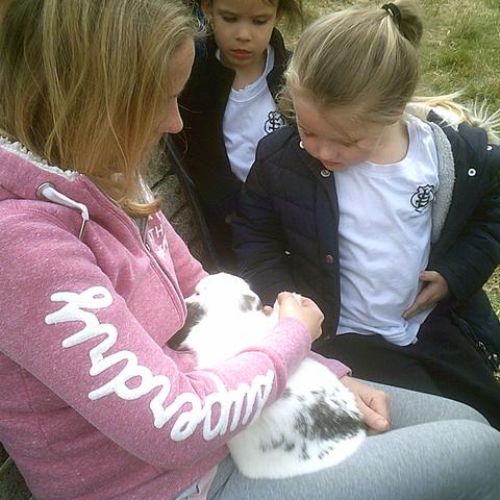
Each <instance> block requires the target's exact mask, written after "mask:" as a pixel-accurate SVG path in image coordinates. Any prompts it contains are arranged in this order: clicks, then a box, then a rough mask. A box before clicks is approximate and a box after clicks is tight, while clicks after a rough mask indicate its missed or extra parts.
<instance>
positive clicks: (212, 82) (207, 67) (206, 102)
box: [174, 29, 290, 264]
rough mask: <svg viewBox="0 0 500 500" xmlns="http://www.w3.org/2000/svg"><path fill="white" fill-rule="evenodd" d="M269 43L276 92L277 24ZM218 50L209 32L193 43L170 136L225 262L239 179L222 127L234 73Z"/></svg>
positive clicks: (283, 57) (284, 58) (284, 55)
mask: <svg viewBox="0 0 500 500" xmlns="http://www.w3.org/2000/svg"><path fill="white" fill-rule="evenodd" d="M270 44H271V46H272V47H273V48H274V51H275V54H274V56H275V59H274V68H273V69H272V70H271V72H270V73H269V74H268V76H267V83H268V86H269V89H270V91H271V94H272V96H273V97H274V98H276V95H277V93H278V91H279V89H280V88H281V84H282V78H283V73H284V71H285V69H286V65H287V63H288V59H289V56H290V53H289V52H288V51H287V50H286V49H285V45H284V42H283V38H282V36H281V34H280V33H279V31H278V30H276V29H275V30H274V31H273V34H272V37H271V41H270ZM216 50H217V46H216V44H215V40H214V38H213V37H209V38H208V39H207V40H206V44H205V45H203V46H199V47H198V48H197V54H196V59H195V63H194V66H193V71H192V74H191V77H190V79H189V82H188V84H187V86H186V88H185V89H184V91H183V93H182V95H181V97H180V109H181V116H182V119H183V121H184V130H183V132H182V133H181V134H179V135H177V136H176V137H174V141H175V146H176V148H177V150H178V152H179V153H180V155H181V160H182V162H183V165H184V166H185V168H186V170H187V172H188V174H189V175H190V177H191V179H192V181H193V184H194V187H195V189H196V191H197V193H198V195H199V198H200V203H201V206H202V210H203V212H204V215H205V218H206V221H207V224H208V227H209V230H210V233H211V234H212V237H213V239H214V244H215V248H216V251H217V253H218V255H219V257H220V260H221V261H222V263H223V264H224V263H226V261H227V260H232V259H234V256H233V254H232V251H231V230H230V225H229V223H228V222H229V220H230V216H231V214H233V213H234V211H235V209H236V202H237V199H238V196H239V193H240V190H241V187H242V182H241V181H240V180H239V179H238V178H237V177H236V176H235V175H234V174H233V173H232V171H231V166H230V163H229V158H228V156H227V151H226V147H225V144H224V134H223V128H222V123H223V118H224V112H225V109H226V104H227V101H228V98H229V93H230V91H231V86H232V83H233V81H234V76H235V73H234V71H233V70H232V69H229V68H227V67H225V66H224V65H223V64H222V63H221V62H220V61H219V60H218V59H217V57H216V55H215V53H216Z"/></svg>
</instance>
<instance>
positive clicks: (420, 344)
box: [235, 0, 500, 427]
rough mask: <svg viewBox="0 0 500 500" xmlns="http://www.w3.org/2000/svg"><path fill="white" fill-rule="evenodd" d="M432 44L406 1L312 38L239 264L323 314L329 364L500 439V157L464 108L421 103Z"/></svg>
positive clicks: (270, 146)
mask: <svg viewBox="0 0 500 500" xmlns="http://www.w3.org/2000/svg"><path fill="white" fill-rule="evenodd" d="M422 31H423V30H422V23H421V20H420V17H419V14H418V11H417V9H416V6H415V2H413V1H411V0H401V1H399V2H395V3H389V4H384V5H383V6H382V7H373V6H371V7H357V8H352V9H349V10H345V11H340V12H335V13H332V14H330V15H327V16H325V17H323V18H322V19H319V20H317V21H316V22H315V23H314V24H313V25H312V26H310V27H309V28H308V29H307V30H306V31H305V32H304V34H303V35H302V37H301V39H300V41H299V43H298V45H297V48H296V51H295V53H294V55H293V56H292V59H291V62H290V66H289V68H288V70H287V72H286V83H287V94H288V97H289V100H288V101H285V104H287V103H288V106H285V109H287V108H288V110H290V105H291V108H292V111H293V117H294V120H295V124H294V125H293V126H290V127H286V128H283V129H282V130H280V131H278V132H277V133H275V134H273V135H271V136H270V137H269V138H266V139H265V140H263V141H262V142H261V144H260V145H259V149H258V151H257V158H256V163H255V164H254V167H253V168H252V170H251V172H250V175H249V177H248V179H247V182H246V185H245V194H244V196H243V199H242V202H241V204H240V216H241V217H240V219H239V220H237V221H236V223H235V235H236V245H237V252H238V255H239V260H240V264H241V272H242V274H243V276H245V277H246V278H247V279H248V280H249V281H250V282H251V284H252V286H253V287H254V289H255V290H256V291H257V292H258V293H260V294H261V296H262V297H263V298H264V299H265V301H269V300H270V298H271V297H272V296H273V293H274V292H275V290H283V289H286V290H294V291H297V292H300V293H304V294H306V295H307V296H310V297H312V298H314V300H316V301H317V303H318V305H320V307H321V309H322V310H323V311H324V313H325V317H326V320H325V323H326V327H325V329H324V331H325V332H326V335H325V337H328V340H326V338H325V339H324V340H323V342H322V345H321V347H318V349H319V350H320V352H322V353H324V354H332V355H333V354H334V355H335V357H340V359H341V360H343V361H344V362H346V363H348V364H349V365H350V366H352V367H353V369H354V373H355V374H358V375H360V376H361V377H363V378H366V379H368V380H377V381H379V382H384V383H389V384H397V385H400V386H403V387H407V388H412V389H416V390H424V391H426V392H431V393H435V394H440V395H444V396H447V397H450V398H453V399H458V400H460V401H463V402H466V403H468V404H470V405H472V406H474V407H475V408H476V409H478V410H479V411H480V412H482V413H483V414H484V415H485V416H486V417H487V418H488V419H489V421H490V423H491V424H492V425H495V426H496V427H500V391H499V390H498V383H497V382H496V380H495V379H494V376H493V374H492V368H493V369H494V368H495V365H496V368H497V369H498V363H495V353H496V355H497V356H498V353H499V352H500V341H499V339H500V325H499V322H498V318H497V317H496V315H495V314H494V312H493V310H492V308H491V306H490V304H489V302H488V299H487V298H486V295H485V293H484V291H483V290H482V285H483V284H484V283H485V282H486V281H487V279H488V278H489V276H490V275H491V274H492V273H493V272H494V270H495V267H496V266H497V265H498V263H499V262H500V226H499V224H498V221H499V220H500V191H499V184H500V173H499V172H500V150H499V148H498V147H497V146H495V145H494V144H493V142H494V136H493V135H489V134H488V133H487V131H486V130H484V129H483V128H479V127H473V126H471V125H470V124H469V123H467V122H463V120H460V114H458V115H457V113H452V112H453V111H456V110H459V111H463V108H460V107H459V106H458V105H454V104H452V103H451V104H450V103H442V102H440V100H439V99H427V100H425V99H419V100H418V102H412V100H413V96H414V93H415V89H416V86H417V83H418V75H419V64H418V46H419V43H420V39H421V36H422ZM415 110H416V111H417V112H418V115H419V116H420V117H423V118H418V117H417V116H415V115H414V114H412V112H413V111H415ZM422 111H424V113H422ZM443 111H444V113H445V114H444V116H446V117H447V119H444V118H442V117H441V116H440V115H439V113H443ZM450 116H452V117H453V120H452V122H451V123H450V119H449V117H450ZM461 116H462V117H463V116H465V115H464V114H462V115H461ZM461 121H462V123H460V122H461ZM468 337H471V338H472V340H474V341H475V342H476V343H477V344H478V345H479V346H480V348H481V349H482V350H486V351H487V352H488V354H487V356H486V357H485V358H483V357H482V355H481V354H480V353H479V352H478V351H477V350H476V349H475V348H474V346H473V344H472V342H470V339H469V338H468ZM496 359H498V357H497V358H496Z"/></svg>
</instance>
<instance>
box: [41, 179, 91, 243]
mask: <svg viewBox="0 0 500 500" xmlns="http://www.w3.org/2000/svg"><path fill="white" fill-rule="evenodd" d="M37 194H38V196H39V197H43V198H46V199H47V200H49V201H52V202H54V203H58V204H59V205H64V206H65V207H69V208H75V209H77V210H79V211H80V215H81V217H82V225H81V226H80V232H79V234H78V239H79V240H81V239H82V238H83V232H84V231H85V226H86V224H87V222H88V221H89V210H88V208H87V206H86V205H84V204H83V203H78V202H77V201H75V200H72V199H71V198H68V197H67V196H65V195H64V194H62V193H60V192H59V191H57V189H56V188H55V187H54V185H53V184H52V183H50V182H45V183H43V184H41V185H40V186H39V187H38V189H37Z"/></svg>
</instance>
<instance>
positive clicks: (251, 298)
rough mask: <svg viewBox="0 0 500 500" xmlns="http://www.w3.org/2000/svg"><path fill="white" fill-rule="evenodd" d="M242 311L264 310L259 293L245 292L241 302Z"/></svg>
mask: <svg viewBox="0 0 500 500" xmlns="http://www.w3.org/2000/svg"><path fill="white" fill-rule="evenodd" d="M240 310H241V312H248V311H262V302H261V301H260V299H259V297H257V295H250V294H244V295H243V296H242V297H241V302H240Z"/></svg>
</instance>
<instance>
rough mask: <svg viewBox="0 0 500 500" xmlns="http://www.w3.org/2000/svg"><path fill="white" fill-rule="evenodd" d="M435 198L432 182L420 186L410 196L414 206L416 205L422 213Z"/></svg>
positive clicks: (417, 209)
mask: <svg viewBox="0 0 500 500" xmlns="http://www.w3.org/2000/svg"><path fill="white" fill-rule="evenodd" d="M433 199H434V186H433V185H432V184H426V185H425V186H418V188H417V190H416V191H415V193H413V195H412V197H411V198H410V202H411V204H412V207H414V208H415V210H416V211H417V212H418V213H421V212H423V211H424V209H425V207H427V205H428V204H429V203H430V202H431V201H432V200H433Z"/></svg>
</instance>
